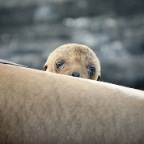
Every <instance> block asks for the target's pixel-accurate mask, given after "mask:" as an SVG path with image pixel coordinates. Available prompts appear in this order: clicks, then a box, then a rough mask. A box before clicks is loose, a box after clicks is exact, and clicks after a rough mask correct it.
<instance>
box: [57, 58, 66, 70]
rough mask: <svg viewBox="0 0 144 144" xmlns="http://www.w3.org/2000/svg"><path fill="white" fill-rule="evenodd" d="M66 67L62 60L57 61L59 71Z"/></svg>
mask: <svg viewBox="0 0 144 144" xmlns="http://www.w3.org/2000/svg"><path fill="white" fill-rule="evenodd" d="M63 66H64V61H63V60H61V61H56V68H57V69H62V68H63Z"/></svg>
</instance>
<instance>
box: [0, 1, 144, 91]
mask: <svg viewBox="0 0 144 144" xmlns="http://www.w3.org/2000/svg"><path fill="white" fill-rule="evenodd" d="M65 43H82V44H85V45H87V46H89V47H91V48H92V49H93V50H94V51H95V52H96V54H97V56H98V57H99V59H100V61H101V65H102V79H101V80H102V81H106V82H111V83H115V84H118V85H124V86H128V87H133V88H137V89H143V90H144V1H143V0H103V1H102V0H22V1H20V0H0V59H6V60H10V61H13V62H16V63H20V64H24V65H27V66H29V67H30V68H36V69H43V64H44V62H45V61H46V59H47V56H48V55H49V53H50V52H51V51H52V50H53V49H55V48H56V47H58V46H60V45H62V44H65Z"/></svg>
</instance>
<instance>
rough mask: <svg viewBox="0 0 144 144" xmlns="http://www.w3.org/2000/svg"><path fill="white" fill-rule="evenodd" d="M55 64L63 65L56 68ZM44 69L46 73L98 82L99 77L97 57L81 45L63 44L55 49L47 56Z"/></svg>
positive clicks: (99, 67) (99, 68)
mask: <svg viewBox="0 0 144 144" xmlns="http://www.w3.org/2000/svg"><path fill="white" fill-rule="evenodd" d="M57 62H59V63H60V62H63V65H62V66H61V67H60V68H57V66H56V63H57ZM44 67H45V70H46V71H48V72H53V73H58V74H65V75H69V76H75V77H81V78H87V79H93V80H98V79H99V78H100V76H101V66H100V61H99V59H98V57H97V56H96V54H95V53H94V52H93V51H92V50H91V49H90V48H89V47H87V46H85V45H82V44H65V45H62V46H60V47H58V48H56V49H55V50H54V51H53V52H52V53H51V54H50V55H49V57H48V59H47V61H46V63H45V65H44ZM93 69H95V70H94V71H93Z"/></svg>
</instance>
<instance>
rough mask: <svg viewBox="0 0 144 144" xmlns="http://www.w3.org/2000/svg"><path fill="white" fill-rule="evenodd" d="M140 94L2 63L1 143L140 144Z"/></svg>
mask: <svg viewBox="0 0 144 144" xmlns="http://www.w3.org/2000/svg"><path fill="white" fill-rule="evenodd" d="M143 112H144V92H143V91H139V90H135V89H131V88H126V87H121V86H117V85H113V84H109V83H103V82H97V81H92V80H87V79H81V78H79V79H77V78H74V77H69V76H65V75H58V74H54V73H47V72H44V71H39V70H34V69H29V68H23V67H17V66H10V65H4V64H0V144H21V143H23V144H64V143H67V144H143V143H144V114H143Z"/></svg>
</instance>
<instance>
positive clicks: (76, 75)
mask: <svg viewBox="0 0 144 144" xmlns="http://www.w3.org/2000/svg"><path fill="white" fill-rule="evenodd" d="M71 75H72V76H73V77H80V73H78V72H72V74H71Z"/></svg>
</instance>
